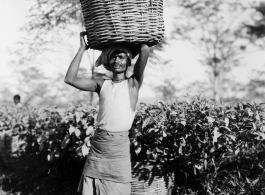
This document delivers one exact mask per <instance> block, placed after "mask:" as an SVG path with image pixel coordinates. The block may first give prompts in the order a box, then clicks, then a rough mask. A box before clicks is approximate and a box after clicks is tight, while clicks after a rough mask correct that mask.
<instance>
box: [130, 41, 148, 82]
mask: <svg viewBox="0 0 265 195" xmlns="http://www.w3.org/2000/svg"><path fill="white" fill-rule="evenodd" d="M149 53H150V48H149V47H148V46H147V45H142V46H141V49H140V55H139V59H138V60H137V62H136V64H135V67H134V74H135V75H136V76H137V77H142V74H143V72H144V69H145V66H146V63H147V60H148V57H149Z"/></svg>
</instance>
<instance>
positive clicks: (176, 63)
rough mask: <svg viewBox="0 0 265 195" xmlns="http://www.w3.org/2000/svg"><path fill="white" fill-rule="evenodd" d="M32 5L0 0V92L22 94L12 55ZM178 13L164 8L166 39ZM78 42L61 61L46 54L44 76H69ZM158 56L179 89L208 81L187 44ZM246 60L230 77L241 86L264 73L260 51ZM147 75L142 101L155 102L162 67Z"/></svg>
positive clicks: (172, 44) (175, 44)
mask: <svg viewBox="0 0 265 195" xmlns="http://www.w3.org/2000/svg"><path fill="white" fill-rule="evenodd" d="M244 1H248V0H244ZM31 4H32V3H31V1H27V0H0V25H1V31H0V43H1V44H0V70H1V71H0V90H1V88H3V86H5V85H10V86H11V87H10V89H11V91H12V92H13V93H18V92H19V82H18V79H17V78H16V74H14V67H13V66H12V63H11V62H12V60H14V59H13V58H14V57H13V55H11V53H12V51H14V50H15V49H16V46H17V44H16V43H17V42H18V41H20V40H21V38H22V37H25V36H27V35H26V34H24V33H23V32H21V31H19V29H20V28H21V27H22V26H23V24H25V23H26V21H27V20H28V18H27V17H26V16H27V10H28V9H29V8H30V6H31ZM175 13H176V12H175V9H172V8H170V7H165V9H164V20H165V29H166V32H165V35H166V36H169V34H170V32H171V30H172V29H173V26H172V20H173V15H174V14H175ZM243 19H244V18H243ZM79 30H80V28H78V29H76V31H77V32H79ZM78 39H79V38H78V37H74V38H72V39H71V40H70V41H69V43H68V46H67V48H66V49H65V51H62V52H61V53H60V55H61V56H60V57H58V54H54V55H52V54H43V55H44V58H43V59H45V60H46V65H45V66H42V67H40V68H41V69H42V70H43V71H44V72H45V74H47V75H48V76H53V75H54V74H56V73H58V72H61V73H63V74H64V73H66V71H67V68H68V65H69V64H70V59H71V58H73V57H74V55H75V52H76V51H77V50H78V47H79V40H78ZM69 44H70V46H69ZM89 52H90V56H92V52H91V51H89ZM159 54H160V55H162V56H163V57H164V58H165V59H169V60H172V65H173V66H172V68H171V69H170V70H165V72H164V73H163V74H164V76H169V77H174V76H176V77H178V78H179V82H178V85H179V86H185V85H187V83H190V82H192V81H196V80H198V81H203V80H205V78H206V73H205V67H204V66H202V65H201V64H200V63H199V59H200V56H199V54H198V53H197V52H196V51H195V50H194V48H193V47H192V46H191V45H189V44H188V43H186V42H184V41H171V42H170V45H168V46H166V48H165V51H164V52H161V53H159ZM98 55H99V52H96V53H95V59H96V57H97V56H98ZM243 58H244V60H243V64H244V65H243V66H241V67H240V68H238V69H235V70H234V71H233V72H232V73H231V76H233V77H234V78H235V80H237V81H240V82H242V83H244V82H247V81H248V79H249V78H250V75H251V74H250V73H251V71H252V70H254V69H258V70H259V69H264V62H265V55H263V52H262V51H260V52H253V53H250V54H246V55H245V56H244V57H243ZM62 62H63V63H62ZM87 64H88V58H87V56H85V57H84V59H83V61H82V64H81V67H82V66H83V67H87ZM149 73H150V74H149ZM146 75H147V76H146V77H145V82H144V84H143V87H142V89H141V92H140V99H144V98H153V97H155V96H156V95H157V94H156V93H155V92H154V91H152V90H151V88H150V86H149V84H150V83H152V82H154V83H155V82H158V83H159V80H158V79H155V78H157V77H161V70H160V68H159V67H157V68H150V67H147V69H146ZM148 75H155V76H148ZM1 85H2V86H1Z"/></svg>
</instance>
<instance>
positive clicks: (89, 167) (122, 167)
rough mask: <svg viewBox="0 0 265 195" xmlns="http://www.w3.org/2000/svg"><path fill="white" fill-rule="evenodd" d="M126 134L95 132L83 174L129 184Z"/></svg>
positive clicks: (128, 152)
mask: <svg viewBox="0 0 265 195" xmlns="http://www.w3.org/2000/svg"><path fill="white" fill-rule="evenodd" d="M129 146H130V141H129V138H128V132H108V131H105V130H101V129H99V130H96V132H95V134H94V136H93V138H92V140H91V149H90V152H89V154H88V156H87V160H86V163H85V167H84V170H83V174H85V175H87V176H90V177H93V178H99V179H105V180H110V181H116V182H124V183H126V182H131V162H130V147H129Z"/></svg>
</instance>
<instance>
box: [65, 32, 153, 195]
mask: <svg viewBox="0 0 265 195" xmlns="http://www.w3.org/2000/svg"><path fill="white" fill-rule="evenodd" d="M84 35H86V32H81V33H80V48H79V50H78V52H77V54H76V56H75V57H74V59H73V61H72V62H71V64H70V67H69V69H68V71H67V74H66V76H65V82H66V83H67V84H69V85H71V86H73V87H75V88H78V89H80V90H84V91H91V92H96V93H97V94H98V95H99V111H98V116H97V124H96V130H95V132H94V135H93V137H92V139H91V142H90V143H91V149H90V151H89V154H88V156H87V159H86V163H85V166H84V169H83V174H82V177H81V180H80V183H79V186H78V191H79V192H81V193H82V195H95V194H96V195H130V193H131V181H132V178H131V162H130V141H129V137H128V133H129V132H128V130H129V129H130V128H131V126H132V123H133V120H134V116H135V112H136V104H137V101H138V94H139V89H140V87H141V85H142V82H143V74H144V69H145V67H146V64H147V60H148V56H149V52H150V48H149V46H147V45H146V44H142V45H140V49H139V50H140V51H139V57H138V59H137V62H136V64H135V66H134V70H133V74H132V75H131V76H130V77H129V78H126V71H127V69H128V66H130V65H131V60H132V58H133V57H134V56H133V50H132V48H131V47H128V46H125V45H113V46H110V47H107V48H105V49H104V50H103V51H102V54H101V56H100V58H99V59H98V60H97V63H98V65H100V64H103V65H104V66H105V68H106V69H108V70H110V71H112V73H113V78H112V79H110V80H104V79H103V78H94V79H89V78H80V77H77V72H78V69H79V65H80V62H81V59H82V56H83V54H84V52H85V51H86V49H87V48H88V47H89V46H88V45H87V44H86V43H85V41H84Z"/></svg>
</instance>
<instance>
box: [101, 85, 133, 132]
mask: <svg viewBox="0 0 265 195" xmlns="http://www.w3.org/2000/svg"><path fill="white" fill-rule="evenodd" d="M134 117H135V111H133V109H132V108H131V103H130V96H129V84H128V80H124V81H122V82H120V83H114V82H112V80H105V81H104V83H103V85H102V87H101V90H100V95H99V111H98V116H97V124H96V127H99V128H101V129H104V130H107V131H128V130H129V129H130V128H131V126H132V123H133V120H134Z"/></svg>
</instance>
